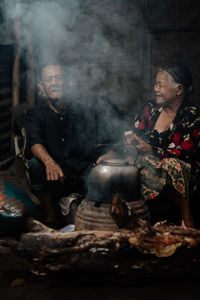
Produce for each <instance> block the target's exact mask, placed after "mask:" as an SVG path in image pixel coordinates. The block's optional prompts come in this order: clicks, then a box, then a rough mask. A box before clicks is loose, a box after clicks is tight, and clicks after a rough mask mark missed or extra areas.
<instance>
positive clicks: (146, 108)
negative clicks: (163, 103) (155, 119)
mask: <svg viewBox="0 0 200 300" xmlns="http://www.w3.org/2000/svg"><path fill="white" fill-rule="evenodd" d="M144 114H145V116H146V117H147V118H149V117H150V113H149V109H148V107H145V108H144Z"/></svg>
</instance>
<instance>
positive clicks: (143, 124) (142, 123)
mask: <svg viewBox="0 0 200 300" xmlns="http://www.w3.org/2000/svg"><path fill="white" fill-rule="evenodd" d="M138 128H139V129H145V122H144V120H142V121H141V122H139V123H138Z"/></svg>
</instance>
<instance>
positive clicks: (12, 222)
mask: <svg viewBox="0 0 200 300" xmlns="http://www.w3.org/2000/svg"><path fill="white" fill-rule="evenodd" d="M34 211H35V205H34V204H33V202H32V201H31V199H30V198H29V196H28V195H27V194H26V193H25V192H24V191H23V190H22V189H21V188H20V185H19V183H18V181H17V178H16V177H15V175H14V173H13V171H12V170H5V171H3V170H1V171H0V234H14V233H17V232H19V231H20V230H21V229H22V226H23V219H24V217H25V216H31V215H33V214H34Z"/></svg>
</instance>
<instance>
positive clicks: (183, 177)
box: [137, 155, 191, 201]
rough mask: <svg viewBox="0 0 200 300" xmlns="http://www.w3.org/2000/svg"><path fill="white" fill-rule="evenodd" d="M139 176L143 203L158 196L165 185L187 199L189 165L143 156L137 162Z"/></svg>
mask: <svg viewBox="0 0 200 300" xmlns="http://www.w3.org/2000/svg"><path fill="white" fill-rule="evenodd" d="M137 166H138V167H139V168H140V175H141V193H142V197H143V199H144V200H145V201H147V200H150V199H153V198H155V197H156V196H158V195H159V194H160V193H161V191H162V190H163V188H164V187H165V186H166V185H170V186H172V187H173V188H174V189H175V190H177V192H178V193H179V194H180V195H181V196H183V197H185V198H188V186H189V180H190V169H191V167H190V164H187V163H185V162H183V161H181V160H179V159H177V158H163V159H162V160H160V159H159V158H157V157H155V156H154V155H144V156H142V157H140V160H139V161H138V162H137Z"/></svg>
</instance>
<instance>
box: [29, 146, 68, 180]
mask: <svg viewBox="0 0 200 300" xmlns="http://www.w3.org/2000/svg"><path fill="white" fill-rule="evenodd" d="M31 151H32V153H33V155H34V156H35V157H36V158H38V159H39V160H41V161H42V162H43V164H44V166H45V169H46V176H47V180H48V181H56V180H60V182H61V183H63V182H64V173H63V171H62V169H61V167H60V166H59V165H58V164H57V163H56V162H55V160H54V159H53V158H52V157H51V156H50V155H49V153H48V152H47V150H46V148H45V147H44V146H43V145H42V144H35V145H33V146H32V147H31Z"/></svg>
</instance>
